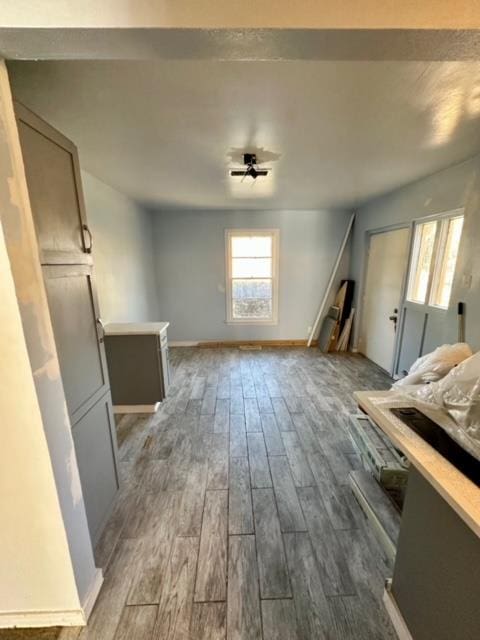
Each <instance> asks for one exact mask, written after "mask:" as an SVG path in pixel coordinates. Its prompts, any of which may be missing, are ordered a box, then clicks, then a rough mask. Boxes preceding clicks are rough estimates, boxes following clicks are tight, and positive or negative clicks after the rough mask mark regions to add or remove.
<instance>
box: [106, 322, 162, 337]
mask: <svg viewBox="0 0 480 640" xmlns="http://www.w3.org/2000/svg"><path fill="white" fill-rule="evenodd" d="M169 324H170V323H169V322H108V323H107V324H106V325H105V327H104V330H105V335H106V336H148V335H158V334H160V333H162V331H165V329H166V328H167V327H168V326H169Z"/></svg>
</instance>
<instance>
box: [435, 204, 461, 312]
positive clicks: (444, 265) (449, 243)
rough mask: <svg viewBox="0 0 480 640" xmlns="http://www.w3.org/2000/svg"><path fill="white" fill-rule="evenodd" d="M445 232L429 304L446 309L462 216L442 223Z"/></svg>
mask: <svg viewBox="0 0 480 640" xmlns="http://www.w3.org/2000/svg"><path fill="white" fill-rule="evenodd" d="M443 224H444V226H445V230H444V233H443V234H442V236H443V238H442V239H443V247H442V249H443V250H442V251H441V253H440V254H439V263H438V264H437V267H436V269H435V277H434V284H433V291H432V299H431V301H430V304H432V305H435V306H436V307H442V308H444V309H448V305H449V303H450V294H451V292H452V286H453V277H454V275H455V265H456V264H457V256H458V249H459V247H460V238H461V236H462V228H463V216H460V217H458V218H450V219H449V220H445V221H444V223H443Z"/></svg>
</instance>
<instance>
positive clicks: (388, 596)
mask: <svg viewBox="0 0 480 640" xmlns="http://www.w3.org/2000/svg"><path fill="white" fill-rule="evenodd" d="M383 604H384V605H385V609H386V610H387V613H388V616H389V618H390V621H391V623H392V625H393V628H394V629H395V631H396V633H397V636H398V638H399V640H413V636H412V634H411V633H410V631H409V630H408V627H407V623H406V622H405V620H404V618H403V616H402V614H401V612H400V609H399V608H398V605H397V603H396V602H395V598H394V597H393V595H392V592H391V591H390V581H389V580H387V583H386V585H385V590H384V592H383Z"/></svg>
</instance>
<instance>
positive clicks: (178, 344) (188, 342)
mask: <svg viewBox="0 0 480 640" xmlns="http://www.w3.org/2000/svg"><path fill="white" fill-rule="evenodd" d="M168 346H169V347H196V346H198V340H177V341H175V340H169V341H168Z"/></svg>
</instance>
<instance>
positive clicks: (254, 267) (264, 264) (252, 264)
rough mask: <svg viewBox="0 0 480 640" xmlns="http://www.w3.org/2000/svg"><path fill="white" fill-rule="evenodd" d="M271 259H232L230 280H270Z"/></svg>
mask: <svg viewBox="0 0 480 640" xmlns="http://www.w3.org/2000/svg"><path fill="white" fill-rule="evenodd" d="M271 276H272V260H271V258H233V259H232V278H270V277H271Z"/></svg>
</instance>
